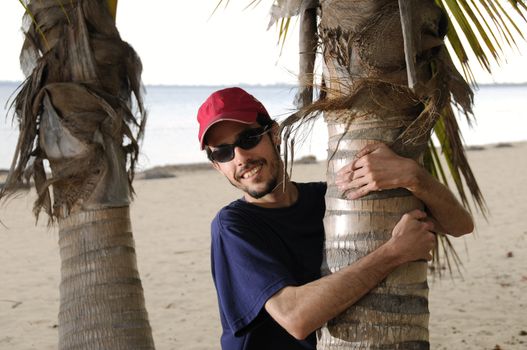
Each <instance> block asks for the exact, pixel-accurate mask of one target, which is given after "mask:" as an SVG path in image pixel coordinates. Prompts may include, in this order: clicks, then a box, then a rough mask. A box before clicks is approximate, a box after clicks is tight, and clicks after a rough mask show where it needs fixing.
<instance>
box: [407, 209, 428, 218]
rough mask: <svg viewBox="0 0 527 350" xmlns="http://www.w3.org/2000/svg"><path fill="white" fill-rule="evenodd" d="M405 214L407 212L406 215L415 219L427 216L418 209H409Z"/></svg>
mask: <svg viewBox="0 0 527 350" xmlns="http://www.w3.org/2000/svg"><path fill="white" fill-rule="evenodd" d="M406 214H408V216H410V217H411V218H413V219H417V220H420V219H424V218H426V216H427V215H426V213H425V212H424V211H422V210H419V209H414V210H412V211H409V212H408V213H406Z"/></svg>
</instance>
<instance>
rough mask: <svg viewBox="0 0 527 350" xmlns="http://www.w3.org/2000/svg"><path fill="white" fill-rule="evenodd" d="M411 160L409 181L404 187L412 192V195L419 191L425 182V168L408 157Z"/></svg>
mask: <svg viewBox="0 0 527 350" xmlns="http://www.w3.org/2000/svg"><path fill="white" fill-rule="evenodd" d="M409 161H410V162H411V164H412V165H411V171H410V174H411V175H410V181H409V184H408V185H407V186H406V189H407V190H409V191H410V192H412V193H413V194H414V195H415V194H416V193H418V192H420V191H421V189H422V188H424V187H425V186H424V183H425V182H426V175H427V172H426V170H425V169H424V168H423V167H422V166H420V165H419V164H418V163H417V162H416V161H414V160H412V159H410V160H409Z"/></svg>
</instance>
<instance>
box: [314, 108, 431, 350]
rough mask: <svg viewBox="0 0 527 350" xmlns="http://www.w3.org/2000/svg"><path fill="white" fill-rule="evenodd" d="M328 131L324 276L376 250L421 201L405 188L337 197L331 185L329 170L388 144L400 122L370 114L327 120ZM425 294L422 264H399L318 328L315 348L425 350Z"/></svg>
mask: <svg viewBox="0 0 527 350" xmlns="http://www.w3.org/2000/svg"><path fill="white" fill-rule="evenodd" d="M328 129H329V152H330V154H334V156H333V157H332V159H331V160H330V161H329V164H328V165H329V166H328V173H327V180H328V191H327V193H326V215H325V218H324V228H325V232H326V243H325V264H327V266H324V267H323V274H329V273H331V272H335V271H338V270H339V269H340V268H342V267H345V266H348V265H350V264H352V263H353V262H355V261H357V260H358V259H360V258H362V257H363V256H365V255H367V254H368V253H370V252H372V251H373V250H375V249H377V248H378V247H379V246H380V245H382V244H383V243H385V242H386V241H387V240H388V239H390V237H391V231H392V229H393V227H394V226H395V224H396V223H397V221H399V219H400V218H401V216H402V215H403V214H404V213H406V212H409V211H411V210H413V209H423V205H422V203H421V202H420V201H419V200H418V199H416V198H415V197H414V196H412V195H410V194H409V193H408V192H407V191H404V190H388V191H382V192H377V193H375V194H372V195H369V196H367V198H364V199H360V200H355V201H350V200H345V199H341V193H339V191H338V190H337V188H336V186H335V184H334V174H335V173H336V172H337V171H338V170H339V169H340V168H341V167H342V166H344V165H345V164H348V163H350V162H351V161H352V160H353V157H354V154H355V153H357V152H358V151H359V150H360V149H361V148H362V147H364V146H365V145H366V144H368V143H371V142H379V141H382V142H385V143H388V144H390V143H392V142H393V141H394V138H396V137H397V135H398V134H399V133H400V132H401V130H402V127H401V122H400V121H399V120H393V121H391V122H390V121H386V120H381V119H377V120H375V119H374V118H372V117H371V116H370V117H369V118H364V119H360V120H357V119H356V120H354V121H353V122H352V123H351V124H343V123H335V122H331V121H330V122H328ZM349 130H352V131H349ZM334 152H335V153H334ZM416 156H417V158H419V157H420V155H416ZM414 158H415V155H414ZM427 296H428V285H427V264H426V262H413V263H408V264H405V265H403V266H400V267H399V268H398V269H397V270H395V271H394V272H393V273H392V274H390V276H389V277H388V278H386V279H385V280H384V281H383V282H382V283H381V284H380V285H379V286H378V287H376V288H375V289H373V290H372V291H371V292H370V293H369V294H368V295H366V296H365V297H363V298H362V299H361V300H360V301H359V302H358V303H356V304H355V305H354V306H353V307H351V308H350V309H348V310H346V311H345V312H344V313H342V314H341V315H339V316H338V317H337V318H335V319H333V320H331V321H330V322H328V323H327V325H326V326H325V327H323V328H322V329H321V331H320V333H319V336H320V338H319V345H318V346H319V349H428V347H429V346H428V315H429V314H428V300H427Z"/></svg>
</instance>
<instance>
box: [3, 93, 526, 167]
mask: <svg viewBox="0 0 527 350" xmlns="http://www.w3.org/2000/svg"><path fill="white" fill-rule="evenodd" d="M16 87H17V84H16V83H0V115H1V116H2V117H0V169H6V168H9V166H10V164H11V160H12V154H13V152H14V149H15V146H16V140H17V136H18V131H17V127H16V125H12V123H11V119H12V116H11V115H10V114H9V113H8V111H7V109H6V107H7V101H8V99H9V97H10V95H11V94H12V93H13V91H14V90H15V89H16ZM219 88H221V87H210V86H195V87H194V86H192V87H189V86H146V96H145V105H146V108H147V110H148V123H147V127H146V132H145V138H144V140H143V144H142V148H141V149H142V151H141V157H140V161H139V167H140V168H142V169H146V168H150V167H153V166H158V165H166V164H184V163H199V162H206V161H207V159H206V156H205V154H204V153H203V152H202V151H200V149H199V143H198V139H197V133H198V125H197V122H196V112H197V109H198V108H199V106H200V104H201V103H202V102H203V101H204V100H205V99H206V98H207V96H209V95H210V93H212V92H213V91H215V90H217V89H219ZM244 88H245V89H246V90H247V91H248V92H250V93H251V94H253V95H254V96H255V97H256V98H258V99H259V100H260V101H262V103H263V104H264V105H265V106H266V108H267V110H268V111H269V113H270V114H271V116H273V117H274V118H277V119H279V120H281V119H283V118H284V117H285V116H287V115H289V114H291V113H292V112H293V110H294V106H293V102H292V101H293V98H294V94H295V89H294V87H291V86H281V85H277V86H244ZM474 114H475V117H476V123H475V125H474V126H473V128H469V126H468V124H467V122H466V121H465V120H464V118H460V119H459V122H460V127H461V130H462V134H463V137H464V140H465V143H466V144H467V145H483V144H493V143H499V142H514V141H524V140H527V85H485V86H480V87H479V89H478V90H477V91H476V92H475V105H474ZM326 149H327V130H326V127H325V125H324V122H323V121H322V120H319V121H317V122H316V123H315V124H314V126H313V128H312V132H311V133H310V134H309V136H307V138H306V140H305V141H304V142H303V144H302V145H301V146H300V147H299V149H297V150H296V151H295V158H299V157H301V156H304V155H314V156H316V157H317V159H319V160H322V159H325V158H326V156H327V151H326Z"/></svg>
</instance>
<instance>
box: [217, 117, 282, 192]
mask: <svg viewBox="0 0 527 350" xmlns="http://www.w3.org/2000/svg"><path fill="white" fill-rule="evenodd" d="M258 127H260V125H258V124H253V125H247V124H242V123H238V122H232V121H222V122H219V123H217V124H215V125H213V126H212V128H211V129H210V130H209V131H208V132H207V144H208V147H209V148H210V149H211V150H214V149H215V146H220V145H225V144H233V143H234V142H235V141H236V140H237V139H238V136H239V134H240V133H241V132H243V131H244V130H246V129H247V128H258ZM276 131H277V130H276V127H273V129H272V130H271V131H270V132H269V133H268V134H265V135H263V137H262V139H261V141H260V142H259V143H258V144H257V145H256V146H255V147H253V148H251V149H248V150H244V149H242V148H240V147H235V148H234V158H233V159H232V160H230V161H228V162H224V163H220V162H216V161H214V162H213V166H214V168H216V170H218V171H219V172H221V173H222V174H223V175H225V177H227V179H228V180H229V182H230V183H231V184H232V185H233V186H235V187H237V188H239V189H240V190H242V191H243V192H245V193H246V194H248V195H249V196H251V197H252V198H254V199H259V198H262V197H264V196H265V195H267V194H269V193H271V192H273V190H275V189H276V188H277V185H278V180H279V179H280V178H281V171H282V168H281V167H280V157H279V155H278V151H277V149H276V148H275V143H274V142H272V141H271V137H273V138H275V141H276V142H279V139H278V137H277V136H276V134H275V133H276ZM269 136H271V137H269Z"/></svg>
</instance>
